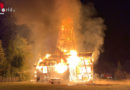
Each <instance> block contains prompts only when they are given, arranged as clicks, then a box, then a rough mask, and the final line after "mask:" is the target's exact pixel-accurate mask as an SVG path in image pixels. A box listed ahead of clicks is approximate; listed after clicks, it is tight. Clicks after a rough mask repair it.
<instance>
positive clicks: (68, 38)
mask: <svg viewBox="0 0 130 90" xmlns="http://www.w3.org/2000/svg"><path fill="white" fill-rule="evenodd" d="M57 48H58V49H59V50H60V51H61V52H64V53H65V52H69V51H70V50H75V38H74V31H73V22H72V20H71V19H67V20H64V21H63V22H62V25H61V28H60V31H59V34H58V41H57Z"/></svg>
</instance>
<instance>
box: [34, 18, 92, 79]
mask: <svg viewBox="0 0 130 90" xmlns="http://www.w3.org/2000/svg"><path fill="white" fill-rule="evenodd" d="M72 25H73V22H72V20H68V21H67V20H65V21H64V22H63V24H62V26H61V29H60V32H59V38H58V43H57V48H58V50H59V51H60V52H58V54H57V53H55V54H57V56H56V55H55V54H46V55H45V57H44V58H43V59H39V61H38V63H37V66H36V70H37V71H40V72H41V73H43V74H45V77H50V78H52V77H53V78H54V76H55V78H57V77H58V76H59V75H64V73H65V72H68V73H69V81H73V82H79V81H90V80H93V61H94V60H93V58H92V53H88V52H87V53H86V52H85V53H80V52H77V51H76V49H75V46H74V37H73V36H74V34H73V27H72ZM56 73H58V74H59V75H58V74H56ZM46 75H48V76H46ZM45 77H44V78H45Z"/></svg>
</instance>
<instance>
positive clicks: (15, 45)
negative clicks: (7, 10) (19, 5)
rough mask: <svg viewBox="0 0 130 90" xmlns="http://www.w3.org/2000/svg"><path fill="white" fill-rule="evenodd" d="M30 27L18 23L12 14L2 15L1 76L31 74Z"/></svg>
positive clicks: (0, 26)
mask: <svg viewBox="0 0 130 90" xmlns="http://www.w3.org/2000/svg"><path fill="white" fill-rule="evenodd" d="M29 32H30V31H29V29H28V28H27V27H26V26H25V25H16V24H15V18H13V17H12V16H11V15H3V16H0V76H1V77H19V78H21V80H22V79H25V78H28V77H27V76H29V75H30V74H29V71H28V70H29V69H30V66H29V60H31V58H32V46H31V41H30V40H29V39H28V37H29Z"/></svg>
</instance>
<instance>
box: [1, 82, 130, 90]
mask: <svg viewBox="0 0 130 90" xmlns="http://www.w3.org/2000/svg"><path fill="white" fill-rule="evenodd" d="M0 90H130V81H118V82H117V81H102V80H99V81H96V82H95V83H94V84H82V85H80V84H74V85H72V84H67V85H51V84H43V83H36V82H1V83H0Z"/></svg>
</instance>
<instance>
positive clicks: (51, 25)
mask: <svg viewBox="0 0 130 90" xmlns="http://www.w3.org/2000/svg"><path fill="white" fill-rule="evenodd" d="M8 2H9V3H8V4H11V5H13V7H14V8H15V9H16V12H15V14H14V16H15V18H16V24H18V25H22V24H24V25H26V26H27V27H29V29H30V30H31V33H32V34H31V36H30V38H31V39H32V40H33V52H34V55H36V57H37V55H39V54H41V53H43V52H46V51H53V50H55V48H56V43H57V35H58V31H59V30H60V27H61V22H62V20H65V19H67V18H71V19H72V20H73V27H74V30H75V39H76V40H77V44H76V45H77V48H78V50H79V51H90V52H94V51H95V52H96V54H95V55H99V52H100V50H101V46H102V45H103V41H104V24H103V22H104V21H103V19H102V18H99V17H98V18H97V17H95V9H94V7H93V6H92V5H88V6H83V5H82V4H81V2H80V0H12V1H10V0H9V1H8ZM96 57H97V56H96Z"/></svg>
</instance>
